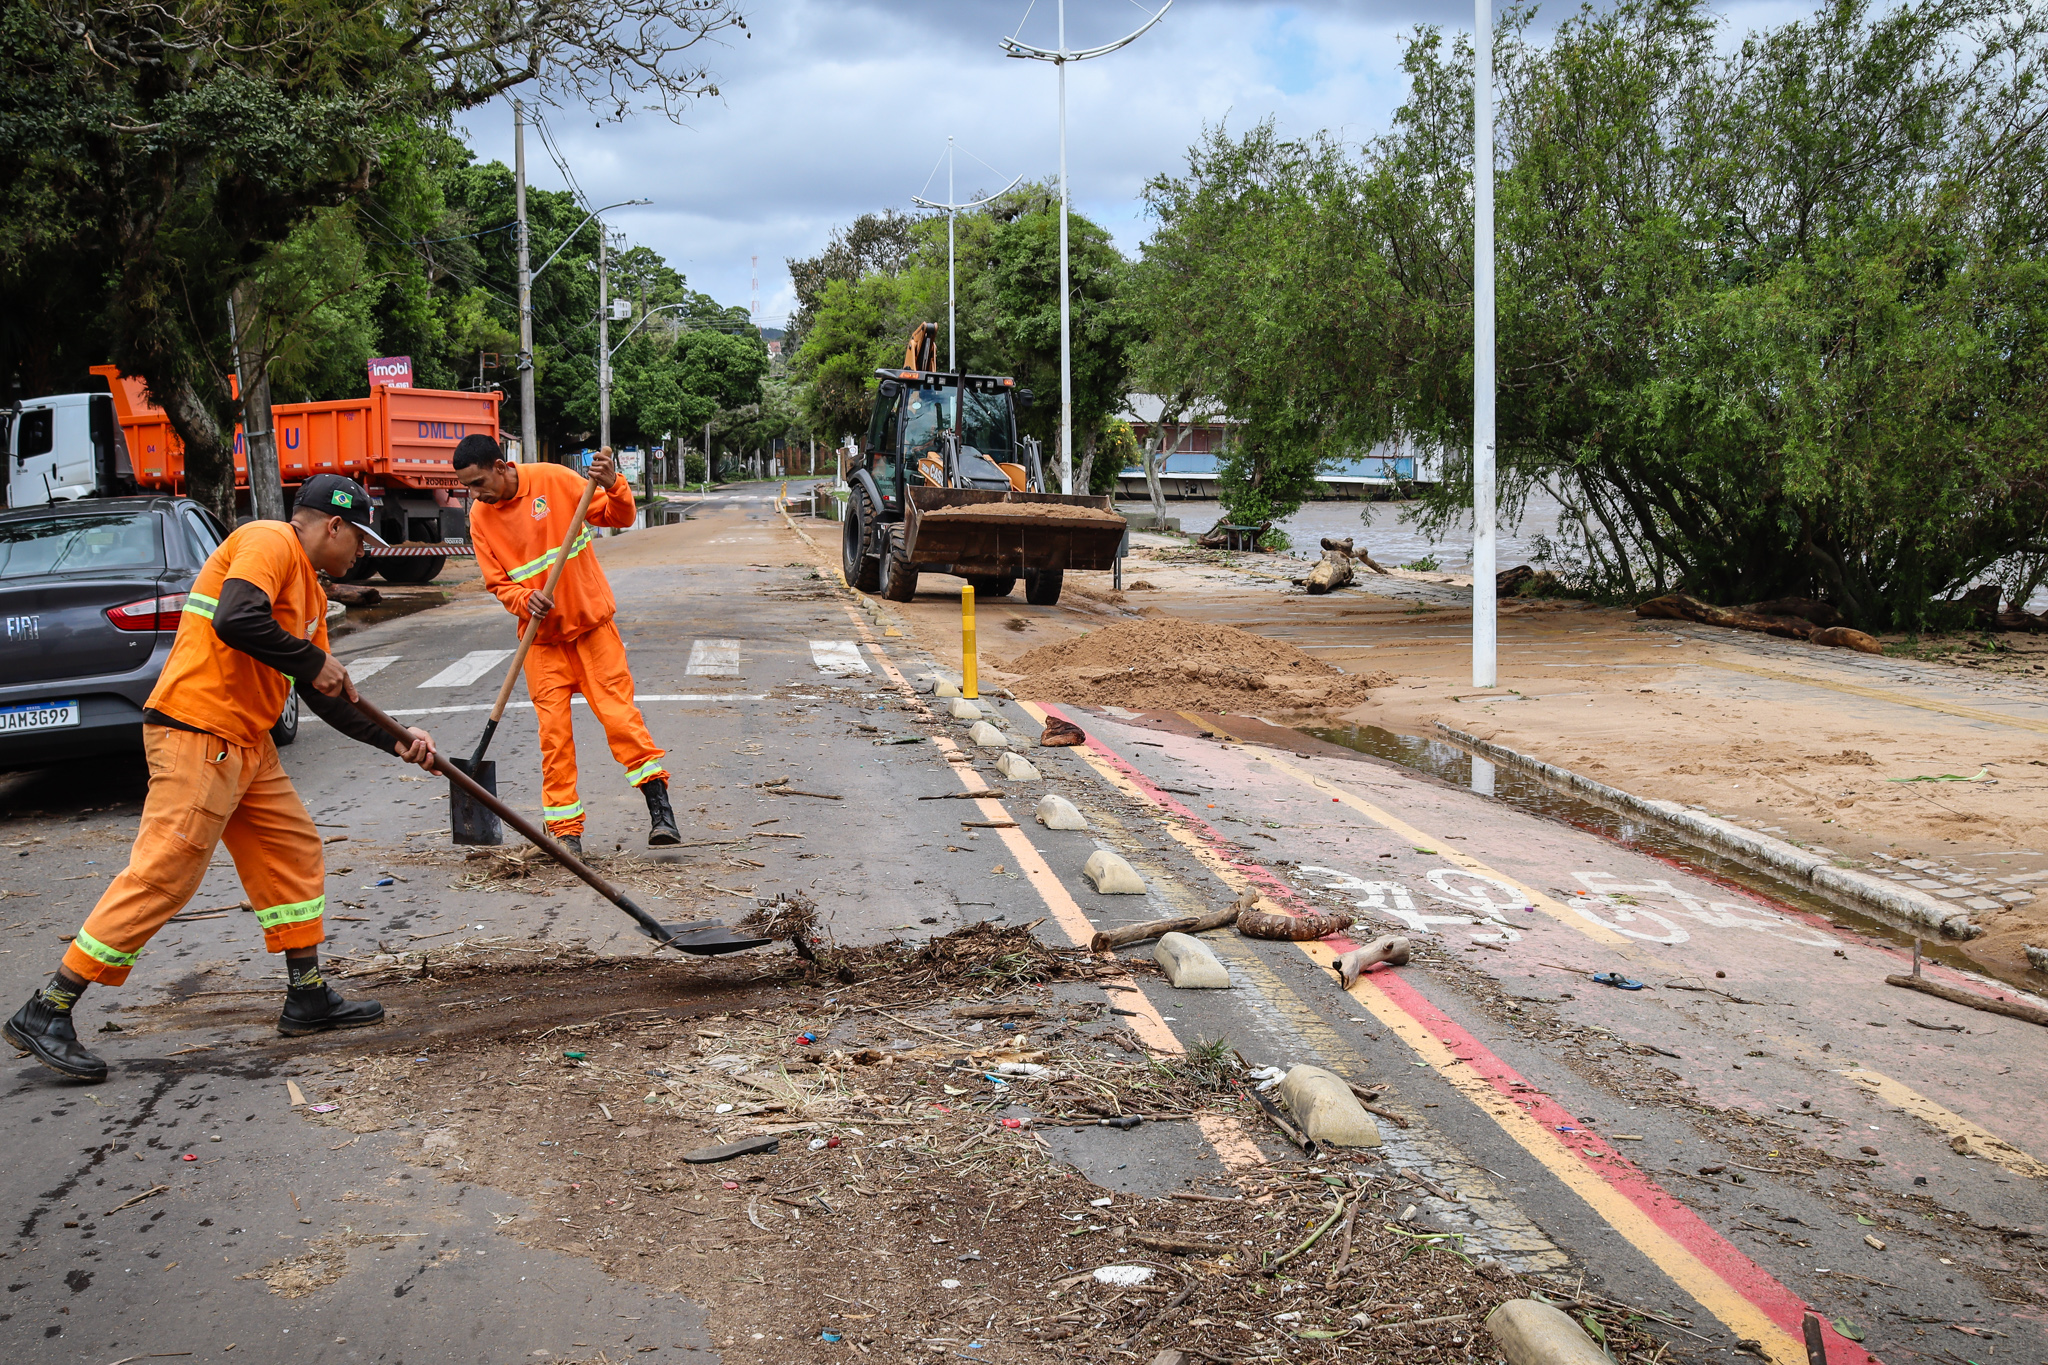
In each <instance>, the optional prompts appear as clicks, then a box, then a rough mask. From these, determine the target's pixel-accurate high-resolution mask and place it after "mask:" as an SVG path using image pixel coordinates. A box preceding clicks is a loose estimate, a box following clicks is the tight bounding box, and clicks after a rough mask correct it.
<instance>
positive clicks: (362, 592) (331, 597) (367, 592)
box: [321, 583, 384, 607]
mask: <svg viewBox="0 0 2048 1365" xmlns="http://www.w3.org/2000/svg"><path fill="white" fill-rule="evenodd" d="M321 586H322V587H323V588H324V589H325V590H326V593H327V600H328V601H330V602H339V603H341V604H342V605H343V606H345V607H374V606H376V605H377V604H378V603H379V602H382V601H383V600H384V594H383V593H381V592H379V591H378V590H377V589H375V588H366V587H364V586H363V585H362V584H360V583H324V584H322V585H321Z"/></svg>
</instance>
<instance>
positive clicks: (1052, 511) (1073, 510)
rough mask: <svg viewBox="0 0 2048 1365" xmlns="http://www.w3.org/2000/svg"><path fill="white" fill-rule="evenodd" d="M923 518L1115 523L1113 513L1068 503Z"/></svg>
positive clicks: (978, 508) (970, 508)
mask: <svg viewBox="0 0 2048 1365" xmlns="http://www.w3.org/2000/svg"><path fill="white" fill-rule="evenodd" d="M918 515H919V517H920V518H924V519H928V520H937V521H976V520H979V519H981V518H984V517H1013V518H1021V517H1032V518H1037V519H1040V520H1043V521H1104V522H1110V521H1116V522H1120V521H1122V520H1123V518H1122V517H1120V516H1118V515H1117V514H1116V513H1114V512H1105V511H1103V510H1102V509H1101V508H1100V507H1083V506H1081V505H1079V504H1078V503H1067V502H970V503H964V504H962V505H961V506H959V507H939V508H934V509H933V510H931V511H929V512H920V513H919V514H918Z"/></svg>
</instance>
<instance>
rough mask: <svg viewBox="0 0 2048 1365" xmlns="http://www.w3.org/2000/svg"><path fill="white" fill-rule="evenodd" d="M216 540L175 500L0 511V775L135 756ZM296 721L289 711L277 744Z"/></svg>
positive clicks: (212, 528) (212, 523)
mask: <svg viewBox="0 0 2048 1365" xmlns="http://www.w3.org/2000/svg"><path fill="white" fill-rule="evenodd" d="M226 535H227V533H226V532H225V531H224V530H223V529H222V528H221V525H220V523H219V522H218V521H216V520H215V519H214V518H213V516H212V515H211V514H210V513H208V512H207V511H206V509H205V508H203V507H201V506H200V505H199V504H198V503H196V502H193V501H191V500H189V499H186V498H178V497H164V496H157V497H133V498H95V499H91V500H86V501H79V502H63V503H53V504H51V505H49V506H45V507H23V508H15V509H14V510H12V511H6V512H0V770H4V769H12V768H26V767H36V766H40V765H44V764H50V763H60V762H65V761H68V760H72V759H77V758H85V757H90V756H92V755H95V754H106V753H118V752H122V751H131V750H132V751H139V750H140V749H141V747H142V705H143V703H144V702H145V701H147V700H148V698H149V694H150V690H151V689H152V688H154V687H155V686H156V680H157V675H158V674H159V673H161V672H162V671H163V666H164V660H165V659H166V658H167V657H169V655H170V652H171V641H172V639H173V638H174V637H175V636H176V635H177V632H178V621H179V618H180V616H181V614H182V612H183V609H184V605H185V594H186V592H187V591H188V590H190V588H191V587H192V583H193V580H194V579H195V578H196V577H197V576H198V574H199V570H200V568H201V566H202V565H204V564H205V562H206V557H207V556H208V555H210V554H212V553H213V551H214V547H216V546H217V545H219V544H220V542H221V541H222V540H223V539H225V538H226ZM296 721H297V715H296V708H295V707H290V706H288V708H287V715H286V717H285V719H284V721H283V722H281V723H280V726H279V738H280V739H286V733H285V732H286V730H287V728H289V729H290V730H296V728H297V727H296Z"/></svg>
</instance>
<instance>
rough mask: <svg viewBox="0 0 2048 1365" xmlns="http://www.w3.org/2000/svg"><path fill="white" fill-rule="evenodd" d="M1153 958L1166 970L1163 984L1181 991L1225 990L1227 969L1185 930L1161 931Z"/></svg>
mask: <svg viewBox="0 0 2048 1365" xmlns="http://www.w3.org/2000/svg"><path fill="white" fill-rule="evenodd" d="M1152 960H1153V961H1154V962H1157V963H1158V964H1159V967H1160V970H1161V971H1163V972H1165V973H1166V984H1167V985H1169V986H1172V987H1174V988H1175V989H1176V990H1183V991H1227V990H1229V989H1230V973H1229V972H1227V971H1225V970H1224V969H1223V963H1222V962H1220V961H1219V960H1217V957H1216V954H1215V952H1214V950H1212V949H1211V948H1210V947H1209V945H1208V944H1206V943H1204V942H1202V940H1200V939H1198V938H1194V937H1191V936H1190V935H1187V934H1161V935H1160V936H1159V942H1158V944H1157V945H1156V946H1155V947H1154V948H1153V949H1152Z"/></svg>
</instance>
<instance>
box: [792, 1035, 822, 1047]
mask: <svg viewBox="0 0 2048 1365" xmlns="http://www.w3.org/2000/svg"><path fill="white" fill-rule="evenodd" d="M796 1041H797V1045H798V1046H800V1047H813V1046H815V1045H816V1044H817V1041H818V1035H817V1034H815V1033H799V1034H798V1035H797V1036H796Z"/></svg>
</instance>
